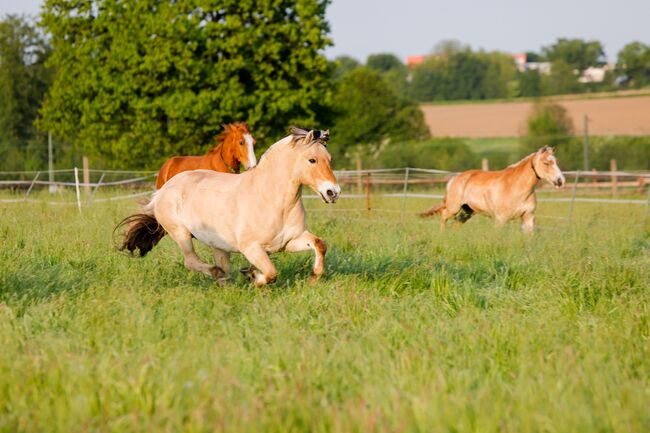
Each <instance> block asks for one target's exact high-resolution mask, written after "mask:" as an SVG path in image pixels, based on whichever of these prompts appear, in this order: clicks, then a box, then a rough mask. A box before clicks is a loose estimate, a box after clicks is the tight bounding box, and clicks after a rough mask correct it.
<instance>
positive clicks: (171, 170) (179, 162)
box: [156, 156, 203, 189]
mask: <svg viewBox="0 0 650 433" xmlns="http://www.w3.org/2000/svg"><path fill="white" fill-rule="evenodd" d="M202 160H203V158H202V157H200V156H172V157H171V158H169V159H168V160H167V161H165V163H164V164H163V165H162V167H160V170H159V171H158V178H157V179H156V188H157V189H160V188H162V186H163V185H164V184H165V183H166V182H168V181H169V180H170V179H171V178H173V177H174V176H176V175H177V174H179V173H183V172H185V171H188V170H196V169H199V168H203V167H202Z"/></svg>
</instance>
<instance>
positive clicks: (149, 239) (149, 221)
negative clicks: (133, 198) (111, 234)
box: [114, 213, 167, 257]
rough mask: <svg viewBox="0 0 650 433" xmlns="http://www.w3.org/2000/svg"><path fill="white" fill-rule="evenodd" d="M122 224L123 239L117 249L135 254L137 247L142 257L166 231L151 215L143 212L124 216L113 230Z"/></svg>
mask: <svg viewBox="0 0 650 433" xmlns="http://www.w3.org/2000/svg"><path fill="white" fill-rule="evenodd" d="M124 226H126V232H125V233H124V240H123V241H122V245H121V246H119V247H118V249H119V250H120V251H124V250H128V251H129V252H130V253H131V254H135V250H136V249H137V250H139V253H140V257H144V256H145V255H146V254H147V253H148V252H149V251H151V249H152V248H153V247H155V246H156V244H157V243H158V242H160V240H161V239H162V238H163V236H165V234H166V233H167V232H165V229H164V228H163V227H162V226H161V225H160V224H158V220H156V218H155V217H154V216H153V215H147V214H145V213H137V214H135V215H131V216H128V217H126V218H124V219H123V220H122V221H120V223H119V224H118V225H117V226H116V227H115V230H117V229H119V228H120V227H124ZM115 230H114V231H115Z"/></svg>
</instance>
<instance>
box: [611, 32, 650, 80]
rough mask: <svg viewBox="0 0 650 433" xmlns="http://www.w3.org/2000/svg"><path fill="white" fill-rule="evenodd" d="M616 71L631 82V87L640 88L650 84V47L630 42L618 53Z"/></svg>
mask: <svg viewBox="0 0 650 433" xmlns="http://www.w3.org/2000/svg"><path fill="white" fill-rule="evenodd" d="M616 67H617V69H618V70H619V71H620V72H622V73H624V74H625V75H627V76H628V77H629V78H630V79H631V80H632V85H634V86H635V87H642V86H644V85H645V84H646V83H648V82H650V46H648V45H645V44H642V43H641V42H631V43H629V44H627V45H625V46H624V47H623V48H622V49H621V51H619V52H618V62H617V65H616Z"/></svg>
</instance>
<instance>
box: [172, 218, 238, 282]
mask: <svg viewBox="0 0 650 433" xmlns="http://www.w3.org/2000/svg"><path fill="white" fill-rule="evenodd" d="M168 233H169V236H171V238H172V239H174V241H175V242H176V243H177V244H178V246H179V247H180V249H181V252H182V253H183V257H184V259H185V260H184V263H185V267H186V268H187V269H189V270H191V271H196V272H202V273H204V274H206V275H208V276H210V277H212V278H214V279H215V280H217V281H219V280H220V279H222V278H223V277H224V275H225V273H224V272H223V270H222V269H221V268H220V267H219V266H213V265H209V264H207V263H203V262H202V261H201V259H200V258H199V256H198V255H197V254H196V252H195V251H194V245H193V244H192V233H190V232H189V231H188V230H186V229H184V228H180V227H179V228H175V229H172V230H168Z"/></svg>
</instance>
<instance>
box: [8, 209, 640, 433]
mask: <svg viewBox="0 0 650 433" xmlns="http://www.w3.org/2000/svg"><path fill="white" fill-rule="evenodd" d="M307 204H308V207H309V208H312V209H313V211H312V212H311V213H309V224H308V225H309V227H310V229H311V231H313V232H314V233H316V234H318V235H320V236H322V237H323V238H324V239H325V240H326V241H327V242H328V244H329V247H330V249H329V253H328V256H327V266H326V267H327V274H326V277H325V278H324V279H322V280H321V281H318V282H316V283H309V282H308V277H309V273H310V268H311V263H312V256H311V254H308V253H304V254H279V255H276V256H274V258H273V260H274V262H275V263H276V265H277V267H278V270H279V279H278V281H277V283H276V284H274V285H272V286H270V287H268V288H264V289H255V288H253V287H252V286H251V285H250V284H249V283H248V282H247V281H246V280H244V278H243V277H242V276H239V275H236V276H235V278H234V280H233V281H232V283H231V284H228V285H227V286H225V287H219V286H217V285H215V284H214V283H213V282H211V281H210V280H209V279H208V278H207V277H205V276H203V275H198V274H196V273H190V272H189V271H187V270H186V269H185V268H184V267H183V265H182V260H181V256H180V253H179V251H178V250H177V248H176V246H175V245H174V244H173V243H172V242H171V241H170V240H169V239H168V238H165V239H163V241H162V242H161V244H160V245H159V247H157V248H156V249H154V250H153V251H152V253H151V254H150V255H149V256H147V257H146V258H144V259H134V258H130V257H128V256H126V255H124V254H121V253H118V252H116V250H115V249H114V239H113V238H112V230H113V227H114V225H115V223H116V222H117V221H119V220H120V219H121V218H123V217H124V216H126V215H127V214H128V213H130V212H132V211H134V210H136V205H135V203H133V202H109V203H96V204H94V205H92V206H91V207H86V208H84V209H83V210H82V212H81V213H79V212H78V211H77V209H76V208H74V207H72V206H52V205H45V204H39V203H23V204H15V203H14V204H2V205H0V245H1V246H2V248H1V249H0V347H1V348H2V349H1V350H0V431H3V432H18V431H20V432H43V431H49V432H122V431H129V432H153V431H156V432H179V431H183V432H212V431H227V432H239V431H244V432H258V431H265V432H330V431H336V432H362V431H363V432H394V431H404V432H412V431H423V432H425V431H426V432H431V431H449V432H494V431H500V432H541V431H543V432H576V431H600V432H644V431H648V430H649V429H650V412H649V411H648V407H649V405H650V341H649V339H650V303H649V301H650V290H649V287H650V225H649V224H648V223H647V222H646V223H643V212H644V209H643V207H642V206H622V205H602V204H582V203H581V204H579V205H578V206H577V207H576V211H575V215H574V218H573V220H572V221H571V223H569V222H568V221H567V220H565V219H562V218H561V217H564V216H565V215H566V207H567V204H566V203H559V204H557V203H541V204H540V209H539V214H540V218H539V226H540V227H539V230H538V232H537V233H536V234H535V236H533V237H526V236H523V235H522V234H520V232H519V230H518V226H517V224H511V225H508V226H507V227H504V228H502V229H495V228H494V227H493V224H492V222H491V221H490V220H488V219H485V218H474V219H472V220H471V221H470V222H468V223H467V224H466V225H465V226H463V227H462V228H460V229H457V230H455V229H450V230H447V231H445V232H444V233H441V232H440V231H439V230H438V221H437V220H421V219H419V218H417V217H416V216H415V213H416V212H417V211H420V210H423V209H424V208H426V207H427V206H428V205H429V204H430V201H429V200H421V199H420V200H418V199H409V201H408V202H407V209H406V212H405V214H404V216H403V218H402V217H401V216H400V213H399V212H397V211H395V212H372V213H366V212H364V211H361V210H359V211H346V210H345V209H350V208H354V207H355V206H356V207H361V206H363V205H362V204H359V203H350V201H349V200H346V199H343V200H341V201H340V202H339V203H338V204H336V205H334V206H331V207H325V206H324V205H322V204H319V203H316V202H315V201H313V200H309V201H307ZM375 205H376V206H377V207H378V208H384V209H389V210H391V209H392V210H396V209H399V206H400V200H395V199H393V200H392V201H391V200H389V199H384V200H383V201H378V202H375ZM201 254H202V255H203V256H205V257H207V256H208V255H209V254H208V251H207V249H205V248H203V249H201ZM234 265H235V268H238V267H241V266H244V265H245V262H244V261H243V260H242V258H241V257H235V263H234Z"/></svg>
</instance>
